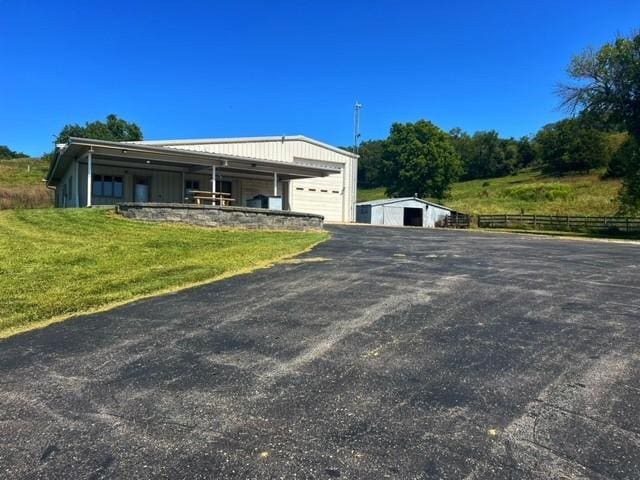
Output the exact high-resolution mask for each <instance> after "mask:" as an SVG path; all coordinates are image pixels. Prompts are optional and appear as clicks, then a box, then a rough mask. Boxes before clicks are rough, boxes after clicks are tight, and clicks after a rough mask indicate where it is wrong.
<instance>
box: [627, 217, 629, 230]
mask: <svg viewBox="0 0 640 480" xmlns="http://www.w3.org/2000/svg"><path fill="white" fill-rule="evenodd" d="M627 233H629V217H627Z"/></svg>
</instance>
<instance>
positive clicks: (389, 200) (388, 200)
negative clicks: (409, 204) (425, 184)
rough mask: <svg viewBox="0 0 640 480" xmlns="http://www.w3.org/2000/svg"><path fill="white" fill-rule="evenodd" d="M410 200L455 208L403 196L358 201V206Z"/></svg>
mask: <svg viewBox="0 0 640 480" xmlns="http://www.w3.org/2000/svg"><path fill="white" fill-rule="evenodd" d="M409 200H413V201H416V202H421V203H424V204H426V205H431V206H432V207H438V208H442V209H444V210H449V211H453V209H451V208H449V207H445V206H444V205H438V204H437V203H433V202H429V201H427V200H423V199H421V198H417V197H401V198H382V199H380V200H371V201H369V202H358V203H356V206H358V207H359V206H362V205H370V206H372V207H376V206H378V205H388V204H391V203H399V202H406V201H409Z"/></svg>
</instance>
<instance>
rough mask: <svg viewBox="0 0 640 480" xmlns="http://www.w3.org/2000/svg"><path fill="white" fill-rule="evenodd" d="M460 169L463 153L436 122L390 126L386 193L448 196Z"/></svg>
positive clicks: (384, 162)
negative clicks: (460, 154) (459, 151)
mask: <svg viewBox="0 0 640 480" xmlns="http://www.w3.org/2000/svg"><path fill="white" fill-rule="evenodd" d="M460 173H461V165H460V156H459V155H458V152H457V151H456V149H455V148H454V146H453V144H452V142H451V138H450V136H449V135H448V134H447V133H445V132H443V131H442V130H441V129H439V128H438V127H437V126H435V125H434V124H433V123H431V122H428V121H425V120H419V121H417V122H416V123H394V124H393V125H392V126H391V133H390V135H389V138H388V139H387V143H386V148H385V152H384V161H383V175H384V180H385V183H384V186H385V187H386V190H387V194H389V195H392V196H411V195H414V194H416V195H418V196H419V197H426V196H430V197H435V198H445V197H446V196H447V194H448V192H449V189H450V187H451V184H452V183H453V182H455V181H456V180H457V179H458V176H459V175H460Z"/></svg>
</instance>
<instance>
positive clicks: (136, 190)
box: [133, 176, 151, 203]
mask: <svg viewBox="0 0 640 480" xmlns="http://www.w3.org/2000/svg"><path fill="white" fill-rule="evenodd" d="M150 198H151V177H138V176H135V177H133V201H134V202H136V203H149V199H150Z"/></svg>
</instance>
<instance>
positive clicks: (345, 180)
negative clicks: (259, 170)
mask: <svg viewBox="0 0 640 480" xmlns="http://www.w3.org/2000/svg"><path fill="white" fill-rule="evenodd" d="M168 147H170V148H179V149H184V150H194V151H201V152H209V153H220V154H228V155H238V156H244V157H253V158H261V159H266V160H273V161H280V162H286V163H294V162H298V163H305V161H306V162H313V161H314V160H316V161H322V162H332V163H336V164H339V165H341V166H342V168H343V173H339V174H334V175H329V176H327V177H318V178H309V179H300V180H294V181H291V182H290V185H289V188H288V191H287V192H282V185H281V186H280V189H281V193H282V194H283V196H285V197H287V193H288V194H289V195H288V197H289V198H288V199H287V200H288V204H289V208H290V209H291V210H294V211H299V212H307V213H316V214H320V215H323V216H324V217H325V219H326V220H327V221H338V222H340V221H354V220H355V202H356V194H357V186H356V182H357V178H356V175H357V165H356V163H357V160H356V159H353V158H352V157H350V156H348V155H345V154H341V153H340V152H336V151H333V150H329V149H327V148H324V147H322V146H319V145H315V144H312V143H309V142H306V141H303V140H286V141H284V142H282V141H256V142H238V143H206V144H192V145H173V146H168ZM86 168H87V167H86V164H84V165H81V173H80V175H79V177H80V179H81V181H80V205H81V206H82V205H85V204H86V195H87V193H86V177H87V173H86V172H87V170H86ZM93 170H94V173H95V174H101V173H102V174H105V175H122V176H123V177H124V183H125V185H124V188H125V199H124V200H125V201H133V176H134V175H141V176H145V175H150V176H151V177H152V179H151V201H155V202H182V201H183V185H182V176H181V174H180V173H172V172H156V171H147V170H136V169H135V168H123V167H100V166H99V165H97V164H94V169H93ZM124 170H128V173H127V174H124ZM185 178H193V179H196V178H197V179H199V180H200V187H201V189H204V190H208V189H210V188H211V177H208V176H206V175H190V174H187V175H186V176H185ZM252 182H253V184H252ZM245 184H246V189H247V191H246V192H245V191H244V189H245V188H244V187H243V185H245ZM300 189H301V190H300ZM233 190H234V191H233V196H234V198H235V199H236V204H237V205H245V203H246V200H247V199H248V198H251V197H253V196H254V195H257V194H263V195H272V193H273V184H272V183H271V182H268V181H265V182H262V181H255V182H254V181H252V180H242V181H238V180H235V183H234V185H233ZM118 201H120V200H119V199H113V198H107V197H96V198H94V201H93V203H94V204H96V205H100V204H103V205H104V204H111V203H117V202H118Z"/></svg>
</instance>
